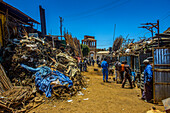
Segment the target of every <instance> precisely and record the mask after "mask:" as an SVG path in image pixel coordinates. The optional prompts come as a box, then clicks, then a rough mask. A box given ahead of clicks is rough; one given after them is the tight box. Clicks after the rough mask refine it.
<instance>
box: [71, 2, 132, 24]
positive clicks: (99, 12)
mask: <svg viewBox="0 0 170 113" xmlns="http://www.w3.org/2000/svg"><path fill="white" fill-rule="evenodd" d="M129 1H130V0H126V1H124V2H121V3H120V4H117V5H115V6H112V7H109V8H106V9H103V10H101V11H98V12H96V13H94V14H89V15H84V16H82V17H79V18H76V19H72V20H71V19H69V20H71V21H76V20H79V19H82V18H83V19H84V18H88V17H92V16H95V15H97V14H101V13H102V12H105V11H107V10H110V9H113V8H116V7H119V6H121V5H123V4H126V3H128V2H129Z"/></svg>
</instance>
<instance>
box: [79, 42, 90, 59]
mask: <svg viewBox="0 0 170 113" xmlns="http://www.w3.org/2000/svg"><path fill="white" fill-rule="evenodd" d="M81 51H82V53H83V56H87V55H88V54H89V52H90V49H89V47H88V46H87V45H84V44H81Z"/></svg>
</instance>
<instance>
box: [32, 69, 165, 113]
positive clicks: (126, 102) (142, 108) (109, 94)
mask: <svg viewBox="0 0 170 113" xmlns="http://www.w3.org/2000/svg"><path fill="white" fill-rule="evenodd" d="M95 68H96V67H95ZM93 70H94V67H92V66H91V67H88V71H89V72H84V73H82V74H83V75H85V76H87V77H89V78H90V79H88V80H87V81H88V87H87V88H86V89H82V91H81V92H82V93H83V94H84V95H76V96H74V97H72V98H71V100H72V102H67V100H65V101H61V100H58V101H54V102H51V101H50V102H46V103H44V104H42V105H41V106H39V107H37V108H36V109H33V110H32V111H31V112H36V113H146V111H148V110H150V108H151V107H153V106H155V107H156V108H157V109H158V110H160V111H163V110H164V107H163V106H158V105H154V104H150V103H146V102H144V101H142V100H139V99H138V96H137V94H140V89H138V88H134V89H129V86H128V85H126V86H125V88H124V89H123V88H121V85H120V84H116V83H115V82H113V80H112V79H111V78H112V77H111V76H110V77H109V78H110V79H109V81H111V83H104V82H103V81H102V76H101V72H100V71H99V72H96V71H95V72H94V71H93Z"/></svg>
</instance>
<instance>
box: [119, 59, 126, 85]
mask: <svg viewBox="0 0 170 113" xmlns="http://www.w3.org/2000/svg"><path fill="white" fill-rule="evenodd" d="M124 71H125V63H124V61H122V64H121V69H120V78H121V83H122V82H123V78H124Z"/></svg>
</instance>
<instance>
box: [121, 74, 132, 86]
mask: <svg viewBox="0 0 170 113" xmlns="http://www.w3.org/2000/svg"><path fill="white" fill-rule="evenodd" d="M127 79H128V81H129V83H130V87H131V88H132V81H131V78H130V75H129V74H128V73H126V72H125V74H124V79H123V82H122V88H124V85H125V83H126V80H127Z"/></svg>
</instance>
